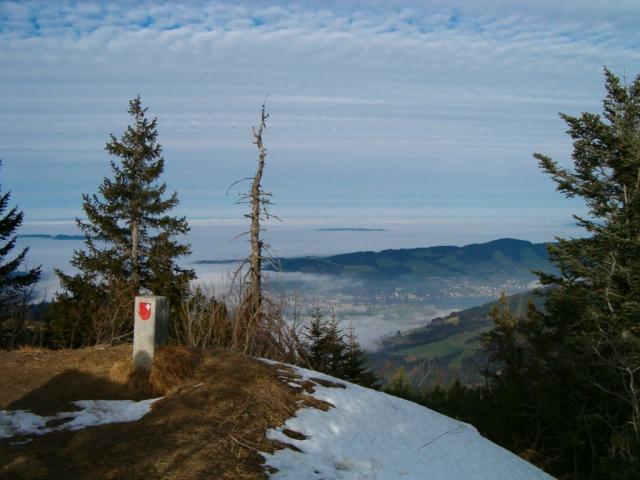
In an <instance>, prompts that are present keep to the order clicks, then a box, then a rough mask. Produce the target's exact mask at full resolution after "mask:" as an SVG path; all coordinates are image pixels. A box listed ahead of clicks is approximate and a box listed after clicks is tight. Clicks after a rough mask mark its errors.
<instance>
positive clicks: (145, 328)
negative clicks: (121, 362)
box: [133, 296, 169, 369]
mask: <svg viewBox="0 0 640 480" xmlns="http://www.w3.org/2000/svg"><path fill="white" fill-rule="evenodd" d="M168 327H169V300H168V299H167V297H156V296H147V297H136V301H135V312H134V324H133V365H134V366H135V367H141V368H146V369H150V368H151V365H152V364H153V355H154V353H155V349H156V347H159V346H160V345H162V344H164V343H166V341H167V338H168V336H169V331H168Z"/></svg>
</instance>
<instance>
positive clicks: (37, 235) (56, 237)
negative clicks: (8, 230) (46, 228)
mask: <svg viewBox="0 0 640 480" xmlns="http://www.w3.org/2000/svg"><path fill="white" fill-rule="evenodd" d="M18 238H43V239H46V240H84V237H83V236H82V235H63V234H59V235H51V234H48V233H27V234H24V235H18Z"/></svg>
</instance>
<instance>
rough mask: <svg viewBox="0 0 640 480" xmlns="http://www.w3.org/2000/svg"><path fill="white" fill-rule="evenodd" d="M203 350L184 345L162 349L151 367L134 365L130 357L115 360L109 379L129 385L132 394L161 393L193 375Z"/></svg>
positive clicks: (158, 394) (154, 394) (157, 353)
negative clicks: (136, 366) (145, 367)
mask: <svg viewBox="0 0 640 480" xmlns="http://www.w3.org/2000/svg"><path fill="white" fill-rule="evenodd" d="M201 356H202V353H201V351H198V350H194V349H188V348H185V347H178V346H171V347H163V348H160V349H159V350H158V351H157V352H156V355H155V358H154V360H153V365H152V367H151V370H150V371H149V370H146V369H143V368H135V367H134V366H133V361H132V359H131V358H128V359H126V360H122V361H119V362H116V363H115V364H114V365H113V367H111V369H110V371H109V379H110V380H112V381H113V382H115V383H118V384H121V385H126V386H127V388H128V390H129V391H130V392H131V394H132V395H134V396H135V395H140V394H142V395H147V396H160V395H165V394H166V393H167V392H169V391H170V390H171V389H172V388H176V387H178V386H180V385H181V384H182V383H183V382H184V381H185V380H187V379H188V378H189V377H191V376H192V375H193V373H194V370H195V368H196V366H197V365H198V363H200V360H201Z"/></svg>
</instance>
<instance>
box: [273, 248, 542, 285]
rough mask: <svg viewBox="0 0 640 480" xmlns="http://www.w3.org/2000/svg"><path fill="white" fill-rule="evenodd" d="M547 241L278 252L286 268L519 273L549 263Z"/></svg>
mask: <svg viewBox="0 0 640 480" xmlns="http://www.w3.org/2000/svg"><path fill="white" fill-rule="evenodd" d="M546 246H547V244H545V243H531V242H528V241H526V240H516V239H512V238H502V239H499V240H494V241H491V242H487V243H474V244H471V245H466V246H464V247H456V246H438V247H426V248H409V249H398V250H382V251H380V252H369V251H365V252H353V253H345V254H341V255H333V256H330V257H299V258H278V259H277V261H276V262H274V263H275V264H276V265H278V268H279V269H280V270H281V271H283V272H303V273H316V274H328V275H346V276H353V277H360V278H367V279H387V280H388V279H394V278H401V277H413V278H450V277H474V278H493V277H502V276H505V275H508V276H511V277H513V278H517V277H522V276H531V270H537V269H545V268H549V266H550V264H549V258H548V256H547V250H546Z"/></svg>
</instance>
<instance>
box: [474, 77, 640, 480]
mask: <svg viewBox="0 0 640 480" xmlns="http://www.w3.org/2000/svg"><path fill="white" fill-rule="evenodd" d="M605 80H606V92H607V94H606V96H605V99H604V102H603V114H602V116H601V115H597V114H593V113H582V114H581V115H580V116H577V117H574V116H570V115H566V114H561V117H562V118H563V119H564V120H565V122H566V123H567V124H568V126H569V130H568V133H569V135H570V136H571V138H572V139H573V154H572V160H573V166H572V168H565V167H562V166H561V165H559V164H558V163H557V162H555V161H553V160H552V159H551V158H549V157H547V156H545V155H542V154H536V155H535V158H536V159H537V160H538V161H539V164H540V166H541V168H542V169H543V170H544V171H545V172H546V173H548V174H549V175H550V176H551V178H552V179H553V181H554V182H555V183H556V185H557V190H558V191H560V192H562V193H564V194H565V195H566V196H567V197H577V198H581V199H583V200H584V202H585V204H586V206H587V209H588V214H587V215H586V216H576V217H575V218H576V220H577V222H578V224H579V225H581V226H582V227H583V228H584V229H585V231H586V234H587V235H586V236H585V237H584V238H575V239H558V241H557V243H555V244H552V245H550V246H549V248H548V250H549V255H550V258H551V260H552V261H553V262H554V263H555V264H556V266H557V267H558V271H559V273H558V274H548V273H540V279H541V283H542V284H543V285H547V286H549V289H547V290H546V291H547V292H548V299H547V302H546V306H545V312H544V313H543V314H541V315H537V314H533V313H532V312H529V315H528V320H527V321H526V322H525V323H521V324H514V323H513V321H512V320H513V319H512V318H511V316H510V314H509V313H508V312H507V313H503V314H502V316H501V317H499V318H497V320H499V321H497V322H496V328H495V329H494V330H493V332H491V333H490V334H489V335H486V336H485V342H486V345H487V347H488V350H489V353H490V355H491V359H492V360H493V361H495V363H496V366H497V367H498V368H501V369H502V373H501V374H500V375H496V373H499V371H498V370H496V371H495V372H494V374H493V375H488V380H489V386H490V388H491V391H492V392H493V395H494V396H499V397H500V398H501V399H502V400H503V403H504V399H505V398H507V396H505V393H509V396H508V398H509V401H510V402H512V403H513V405H511V406H510V407H509V408H506V409H505V411H507V412H508V411H511V412H512V414H511V415H510V417H511V418H505V417H506V416H507V415H503V414H501V412H496V415H500V419H501V422H502V423H507V422H513V423H511V425H514V426H513V428H514V429H517V430H518V432H519V433H520V435H522V436H523V437H526V439H527V440H528V443H529V446H530V447H531V448H534V449H536V450H537V451H538V453H541V456H542V457H543V458H544V459H545V460H546V461H547V463H546V465H545V468H546V469H547V470H548V471H549V472H551V473H553V474H556V475H557V476H562V477H563V478H565V477H566V478H596V479H597V478H603V479H604V478H621V479H622V478H640V461H639V460H638V459H639V458H640V387H639V386H640V300H639V299H640V76H638V77H636V78H635V80H634V81H633V82H632V83H631V84H629V85H624V84H623V83H622V82H621V81H620V79H619V78H617V77H616V76H615V75H613V74H612V73H611V72H610V71H608V70H606V69H605ZM500 365H501V366H500ZM489 436H490V438H491V435H489ZM494 440H496V439H495V438H494ZM520 443H522V442H520ZM511 447H512V448H518V446H517V445H514V444H512V445H511Z"/></svg>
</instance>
